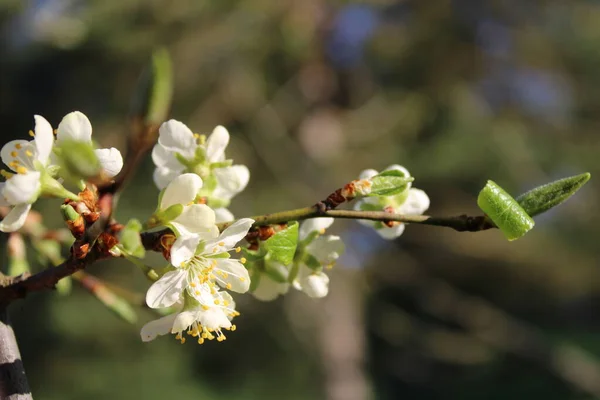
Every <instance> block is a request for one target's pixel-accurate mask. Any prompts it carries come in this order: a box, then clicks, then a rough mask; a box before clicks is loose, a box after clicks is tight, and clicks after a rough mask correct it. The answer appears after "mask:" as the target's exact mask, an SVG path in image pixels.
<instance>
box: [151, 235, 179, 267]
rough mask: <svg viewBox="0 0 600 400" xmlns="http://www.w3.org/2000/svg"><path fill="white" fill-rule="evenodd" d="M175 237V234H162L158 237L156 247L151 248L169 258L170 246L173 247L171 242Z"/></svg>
mask: <svg viewBox="0 0 600 400" xmlns="http://www.w3.org/2000/svg"><path fill="white" fill-rule="evenodd" d="M176 239H177V238H176V237H175V235H172V234H170V233H167V234H165V235H162V236H161V237H160V241H159V244H158V246H157V248H156V249H153V250H155V251H160V252H161V253H162V255H163V257H164V258H165V259H166V260H169V259H170V258H171V247H173V243H175V240H176Z"/></svg>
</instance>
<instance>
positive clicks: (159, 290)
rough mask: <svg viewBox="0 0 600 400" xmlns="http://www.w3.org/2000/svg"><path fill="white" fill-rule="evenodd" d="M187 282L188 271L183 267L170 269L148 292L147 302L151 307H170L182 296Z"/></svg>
mask: <svg viewBox="0 0 600 400" xmlns="http://www.w3.org/2000/svg"><path fill="white" fill-rule="evenodd" d="M186 283H187V272H186V271H185V270H183V269H177V270H175V271H169V272H167V273H166V274H164V275H163V276H162V277H161V278H160V279H159V280H157V281H156V282H154V283H153V284H152V286H150V288H149V289H148V292H147V293H146V304H148V307H150V308H163V307H170V306H172V305H173V304H175V303H176V302H177V301H178V300H179V298H180V297H181V293H182V292H183V290H184V289H185V285H186Z"/></svg>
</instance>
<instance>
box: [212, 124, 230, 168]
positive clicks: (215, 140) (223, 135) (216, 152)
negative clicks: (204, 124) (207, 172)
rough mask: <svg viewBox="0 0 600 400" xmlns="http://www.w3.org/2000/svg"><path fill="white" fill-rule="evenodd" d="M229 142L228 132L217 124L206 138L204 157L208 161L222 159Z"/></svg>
mask: <svg viewBox="0 0 600 400" xmlns="http://www.w3.org/2000/svg"><path fill="white" fill-rule="evenodd" d="M228 144H229V132H227V129H225V127H223V126H221V125H219V126H217V127H216V128H215V129H214V130H213V131H212V134H211V135H210V136H209V137H208V139H206V158H207V159H208V161H209V162H211V163H213V162H217V161H223V160H224V159H225V149H226V148H227V145H228Z"/></svg>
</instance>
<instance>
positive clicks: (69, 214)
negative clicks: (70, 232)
mask: <svg viewBox="0 0 600 400" xmlns="http://www.w3.org/2000/svg"><path fill="white" fill-rule="evenodd" d="M60 213H61V214H62V217H63V220H64V221H69V222H75V221H77V220H78V219H79V218H81V215H79V214H78V213H77V211H75V209H74V208H73V206H71V205H70V204H61V206H60Z"/></svg>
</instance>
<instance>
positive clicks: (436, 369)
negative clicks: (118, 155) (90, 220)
mask: <svg viewBox="0 0 600 400" xmlns="http://www.w3.org/2000/svg"><path fill="white" fill-rule="evenodd" d="M599 20H600V2H599V1H596V0H571V1H570V2H564V1H559V0H544V1H542V0H538V1H519V0H504V1H491V0H490V1H478V0H453V1H451V0H432V1H418V0H412V1H410V0H405V1H402V0H396V1H393V0H372V1H360V2H348V1H333V0H330V1H324V0H279V1H268V0H251V1H241V0H237V1H236V0H221V1H208V0H186V1H184V0H181V1H177V2H174V1H168V0H145V1H143V0H119V1H115V0H104V1H81V0H31V1H21V0H1V1H0V120H1V121H2V130H1V135H2V142H5V141H8V140H10V139H14V138H17V137H19V138H24V137H26V133H27V131H28V130H29V129H31V128H32V127H33V115H34V114H41V115H43V116H45V117H46V118H47V119H48V120H49V121H50V122H51V123H52V124H53V126H56V125H57V124H58V122H60V119H61V118H62V117H63V116H64V115H65V114H67V113H68V112H70V111H73V110H80V111H82V112H84V113H85V114H86V115H88V117H89V118H90V120H91V121H92V124H93V127H94V137H95V139H96V140H97V141H98V142H99V143H100V144H101V145H102V146H103V147H108V146H115V147H118V148H120V149H121V150H125V142H126V135H127V132H128V120H127V115H128V110H129V104H130V98H131V93H132V91H133V89H134V87H135V84H136V80H137V77H138V76H139V73H140V71H141V69H142V68H143V67H144V65H146V63H147V62H148V59H149V57H150V54H151V53H152V50H153V49H154V48H156V47H157V46H165V47H166V48H167V49H168V51H169V52H170V54H171V56H172V59H173V70H174V76H175V96H174V103H173V107H172V112H171V116H172V117H173V118H176V119H179V120H181V121H183V122H185V123H186V124H187V125H189V126H190V127H191V128H192V129H193V130H194V131H195V132H205V133H208V132H210V131H211V130H212V128H213V127H214V126H215V125H217V124H222V125H224V126H226V127H227V128H228V129H229V131H230V132H231V134H232V143H231V144H230V147H229V149H228V156H229V157H230V158H233V159H234V160H235V161H236V163H241V164H246V165H247V166H248V167H249V168H250V170H251V173H252V177H251V181H250V184H249V187H248V189H247V190H246V191H245V192H244V193H242V194H241V195H239V196H238V197H237V198H236V199H235V200H234V202H233V204H232V207H231V209H232V211H234V213H235V214H236V215H237V216H247V215H254V214H259V213H265V212H270V211H277V210H284V209H290V208H296V207H302V206H307V205H311V204H314V203H315V201H317V200H320V199H322V198H323V197H325V196H326V195H327V194H329V193H330V192H331V191H332V190H334V189H336V188H337V187H340V186H341V185H343V184H344V183H346V182H348V181H349V180H352V179H354V178H355V177H357V176H358V174H359V173H360V171H361V170H363V169H366V168H375V169H379V170H381V169H384V168H385V167H387V166H388V165H390V164H394V163H397V164H402V165H404V166H405V167H407V168H408V169H409V171H410V172H411V173H412V174H413V175H414V176H415V177H416V182H415V184H414V186H415V187H418V188H421V189H424V190H425V191H426V192H427V193H428V194H429V196H430V198H431V208H430V211H429V212H430V214H432V215H436V216H446V215H454V214H460V213H469V214H477V212H478V211H477V206H476V196H477V193H478V191H479V189H480V188H481V187H482V186H483V185H484V184H485V182H486V180H487V179H493V180H494V181H496V182H498V183H499V184H500V185H502V186H503V187H504V188H505V189H507V190H508V191H509V192H511V193H513V194H514V195H516V194H518V193H520V192H522V191H525V190H527V189H529V188H531V187H533V186H536V185H538V184H542V183H546V182H548V181H550V180H553V179H556V178H561V177H564V176H568V175H574V174H576V173H580V172H585V171H589V172H591V173H592V175H593V176H594V175H597V174H598V173H599V172H600V161H599V157H598V155H599V154H600V139H599V137H598V130H599V129H600V24H599V23H598V21H599ZM152 169H153V165H152V163H151V161H150V160H149V158H148V159H147V160H146V162H145V163H144V164H143V165H142V167H141V168H140V170H139V171H138V173H137V175H136V177H135V180H134V181H133V182H132V184H131V185H130V186H129V187H128V188H127V189H126V191H125V193H124V194H123V196H122V199H121V202H120V204H119V209H118V212H117V216H118V217H119V218H120V219H121V221H126V220H127V218H130V217H133V216H135V217H138V218H140V219H144V218H146V217H148V216H149V215H150V214H151V213H152V211H153V209H154V207H155V201H156V196H157V193H158V192H157V190H156V188H155V187H154V185H153V183H152V178H151V173H152ZM599 191H600V187H599V186H598V184H596V182H595V181H594V180H593V179H592V181H591V183H590V184H588V186H586V188H585V189H584V190H582V191H581V193H579V194H578V195H577V196H575V197H574V198H573V199H571V201H569V202H568V203H566V204H564V205H562V206H560V207H559V208H557V209H554V210H552V211H551V212H549V213H547V214H544V215H543V216H541V217H539V218H537V219H536V222H537V225H536V229H534V230H533V231H532V232H531V233H529V234H528V235H527V236H526V237H524V238H523V239H521V240H519V241H517V242H512V243H509V242H507V241H506V240H505V239H504V238H503V237H502V235H501V234H500V233H499V232H498V231H487V232H482V233H476V234H471V233H457V232H453V231H451V230H447V229H443V228H435V227H423V226H410V227H409V228H408V229H407V230H406V232H405V233H404V235H403V236H402V237H401V238H399V239H398V240H396V241H393V242H386V241H383V240H382V239H380V238H379V236H378V235H377V234H376V233H375V232H373V231H371V230H369V229H367V228H364V227H362V226H360V225H358V224H356V223H354V222H339V223H337V224H336V225H335V226H334V228H332V230H331V231H330V233H336V234H339V235H341V236H342V237H343V238H344V240H345V241H346V244H347V248H348V249H347V252H346V254H345V255H344V257H343V258H342V259H341V260H340V262H339V263H338V264H337V266H336V267H335V268H334V269H333V270H332V271H331V272H330V276H331V278H332V279H331V281H332V282H331V288H330V294H329V296H328V297H327V298H325V299H322V300H311V299H309V298H307V297H306V296H305V295H304V294H303V293H299V292H298V293H296V292H293V293H290V294H289V295H287V296H286V297H284V298H280V299H278V300H277V301H274V302H272V303H261V302H259V301H256V300H254V299H253V298H252V296H250V295H245V296H238V297H237V298H236V300H237V301H238V308H239V310H240V311H241V313H242V315H241V317H238V318H237V319H236V323H237V326H238V330H237V331H236V332H235V333H231V334H230V335H228V340H227V341H226V342H223V343H217V342H210V343H207V344H204V345H202V346H198V345H196V344H195V343H193V342H192V341H190V342H188V343H186V344H185V345H180V344H179V343H178V342H177V341H175V340H173V339H172V338H169V337H163V338H160V339H158V340H155V341H154V342H151V343H142V342H141V341H140V338H139V328H141V326H142V325H143V324H144V323H146V322H147V321H149V320H151V319H153V318H156V316H155V315H153V314H151V313H150V312H149V311H148V310H144V309H143V308H142V307H139V318H138V322H137V323H136V324H135V325H134V326H132V325H130V324H128V323H127V322H124V321H123V320H121V319H119V318H117V317H116V316H115V315H114V314H112V313H111V312H110V311H109V310H108V309H107V308H106V307H104V306H103V305H102V304H101V303H100V302H99V301H98V300H97V299H95V298H94V297H93V296H91V295H90V294H89V293H88V292H86V291H85V290H84V289H82V288H81V287H80V286H78V285H77V283H76V282H74V283H73V290H72V293H71V294H70V295H69V296H60V295H59V294H57V293H50V292H47V293H38V294H35V295H31V296H30V297H28V298H27V299H26V300H23V301H19V302H16V303H15V304H13V305H12V309H11V311H12V313H11V315H12V318H13V320H14V321H15V329H16V333H17V337H18V339H19V344H20V347H21V352H22V355H23V360H24V364H25V367H26V370H27V373H28V376H29V380H30V384H31V385H32V389H33V393H34V396H35V398H36V399H61V400H62V399H80V398H86V399H88V400H94V399H137V398H144V399H148V400H150V399H162V398H182V399H187V398H194V399H269V400H270V399H331V400H354V399H357V400H358V399H397V398H403V399H507V398H517V399H521V398H528V399H546V400H550V399H552V400H554V399H556V400H559V399H561V400H562V399H592V398H600V323H599V321H600V319H599V318H598V315H599V314H600V296H599V294H600V271H599V269H598V264H599V262H598V257H599V256H600V249H599V246H598V243H597V238H598V234H599V233H600V232H599V231H600V217H599V215H598V213H596V212H594V211H593V210H594V208H593V207H594V202H595V201H596V199H597V195H598V192H599ZM37 206H38V210H40V211H41V212H43V213H46V215H47V221H48V222H47V223H48V225H50V226H60V217H59V216H58V215H57V212H56V209H57V208H56V207H57V203H53V202H52V201H44V202H41V203H39V204H38V205H37ZM3 251H4V250H3ZM38 268H40V266H38ZM88 272H90V273H92V274H94V275H96V276H99V277H101V278H102V279H104V280H105V281H107V282H111V283H115V284H118V285H120V286H123V287H127V288H130V289H131V290H132V291H134V292H136V293H139V294H143V293H144V290H145V289H146V288H147V287H148V283H147V282H146V281H145V280H144V278H143V276H142V275H141V274H140V273H139V271H138V270H136V269H135V267H133V266H131V265H129V264H126V263H121V262H114V263H108V262H104V263H99V264H96V265H93V266H92V267H91V268H89V271H88Z"/></svg>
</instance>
